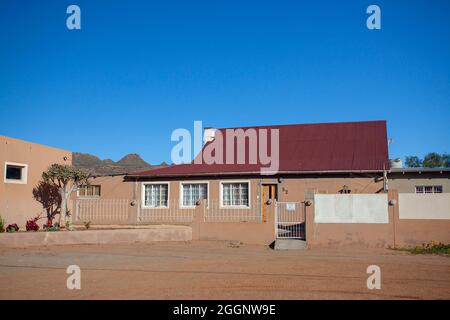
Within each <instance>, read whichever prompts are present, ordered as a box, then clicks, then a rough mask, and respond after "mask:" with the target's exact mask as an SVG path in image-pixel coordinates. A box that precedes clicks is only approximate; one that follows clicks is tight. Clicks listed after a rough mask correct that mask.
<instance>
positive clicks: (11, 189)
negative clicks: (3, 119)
mask: <svg viewBox="0 0 450 320" xmlns="http://www.w3.org/2000/svg"><path fill="white" fill-rule="evenodd" d="M64 157H67V161H65V160H64ZM5 162H16V163H21V164H27V165H28V177H27V183H26V184H15V183H5V181H4V177H5ZM53 163H60V164H72V152H70V151H66V150H61V149H57V148H53V147H48V146H45V145H41V144H36V143H32V142H27V141H24V140H19V139H14V138H9V137H5V136H0V164H1V166H2V167H1V172H2V177H1V179H0V215H1V216H2V217H3V218H4V219H5V220H6V223H7V224H11V223H17V224H18V226H19V227H20V228H21V229H24V227H25V223H26V220H28V219H30V218H32V217H35V216H36V215H37V214H38V213H39V212H41V211H42V210H43V209H42V205H41V204H40V203H39V202H37V201H35V200H34V199H33V194H32V190H33V188H34V187H35V186H36V185H37V183H38V181H39V180H40V179H41V175H42V172H43V171H45V170H46V169H47V168H48V167H49V166H50V165H51V164H53ZM41 221H42V223H40V224H44V222H45V219H43V220H41Z"/></svg>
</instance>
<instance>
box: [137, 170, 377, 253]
mask: <svg viewBox="0 0 450 320" xmlns="http://www.w3.org/2000/svg"><path fill="white" fill-rule="evenodd" d="M188 181H197V182H198V181H205V180H187V179H186V180H182V181H169V182H168V183H169V184H170V187H169V188H170V195H169V197H170V200H171V201H173V202H175V205H178V204H179V201H178V200H179V196H180V182H188ZM221 181H249V182H250V194H251V199H252V200H251V205H252V206H254V205H255V203H256V202H258V201H261V185H263V184H278V198H279V199H278V200H279V201H287V202H303V201H304V200H305V199H306V198H307V197H308V194H309V193H310V192H321V193H337V192H338V191H339V190H341V189H342V188H343V187H344V186H347V187H348V188H349V189H350V190H352V192H354V193H375V192H377V191H379V190H380V189H381V188H382V187H383V183H382V181H380V180H378V179H375V178H373V177H352V178H342V177H329V178H324V177H314V178H284V179H282V180H281V182H278V180H277V179H273V178H261V179H255V178H251V179H247V178H242V179H240V178H233V179H215V180H206V181H205V182H208V184H209V188H208V189H209V201H213V200H215V201H218V200H219V196H220V191H219V190H220V182H221ZM138 187H139V191H138V192H137V197H138V198H137V199H138V201H141V187H142V183H141V182H139V186H138ZM171 205H173V203H172V202H171ZM261 205H263V204H261ZM302 206H303V204H302ZM220 211H221V212H222V213H223V214H226V212H227V209H220ZM195 217H196V218H195V220H194V222H193V223H192V227H193V238H194V239H202V240H239V241H242V242H244V243H255V244H265V245H267V244H270V243H271V242H273V241H274V240H275V206H274V205H273V204H272V205H269V206H268V207H267V222H265V223H257V222H206V221H204V219H203V216H202V210H200V208H199V209H198V210H196V216H195Z"/></svg>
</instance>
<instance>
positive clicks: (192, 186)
mask: <svg viewBox="0 0 450 320" xmlns="http://www.w3.org/2000/svg"><path fill="white" fill-rule="evenodd" d="M182 190H183V206H195V205H196V204H197V201H198V200H200V199H207V192H208V191H207V190H208V185H207V184H206V183H186V184H183V186H182Z"/></svg>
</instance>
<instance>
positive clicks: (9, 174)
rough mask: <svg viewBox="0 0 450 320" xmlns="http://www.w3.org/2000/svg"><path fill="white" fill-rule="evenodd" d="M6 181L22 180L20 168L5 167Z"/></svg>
mask: <svg viewBox="0 0 450 320" xmlns="http://www.w3.org/2000/svg"><path fill="white" fill-rule="evenodd" d="M6 179H11V180H21V179H22V167H18V166H11V165H7V166H6Z"/></svg>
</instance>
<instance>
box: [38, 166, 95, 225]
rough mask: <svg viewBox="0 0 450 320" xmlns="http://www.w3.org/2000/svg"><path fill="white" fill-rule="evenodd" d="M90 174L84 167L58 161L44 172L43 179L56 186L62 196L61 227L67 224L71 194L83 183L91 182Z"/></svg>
mask: <svg viewBox="0 0 450 320" xmlns="http://www.w3.org/2000/svg"><path fill="white" fill-rule="evenodd" d="M89 176H90V174H89V173H88V172H86V171H84V170H82V169H77V168H75V167H73V166H69V165H61V164H56V163H55V164H52V165H51V166H50V167H49V168H48V169H47V171H45V172H44V173H42V179H43V180H44V181H45V182H46V183H50V184H53V185H54V186H56V187H57V188H58V191H59V194H60V196H61V206H60V207H61V209H60V215H59V225H60V227H64V226H65V224H66V216H67V202H68V200H69V197H70V195H71V194H72V192H74V191H76V190H77V189H78V188H79V187H80V186H81V185H87V184H89V182H88V179H89Z"/></svg>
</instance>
